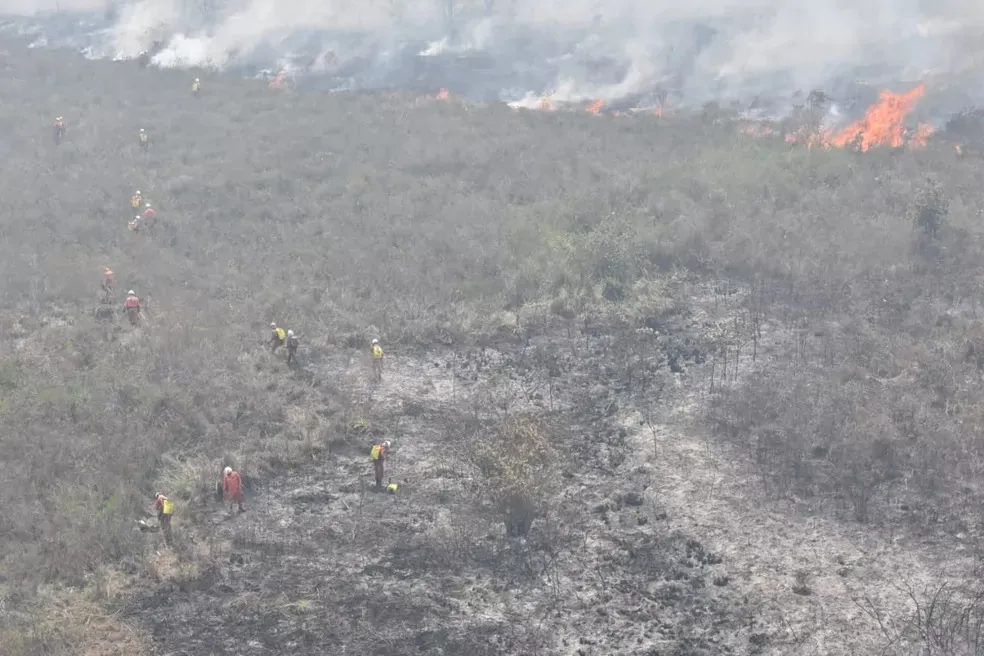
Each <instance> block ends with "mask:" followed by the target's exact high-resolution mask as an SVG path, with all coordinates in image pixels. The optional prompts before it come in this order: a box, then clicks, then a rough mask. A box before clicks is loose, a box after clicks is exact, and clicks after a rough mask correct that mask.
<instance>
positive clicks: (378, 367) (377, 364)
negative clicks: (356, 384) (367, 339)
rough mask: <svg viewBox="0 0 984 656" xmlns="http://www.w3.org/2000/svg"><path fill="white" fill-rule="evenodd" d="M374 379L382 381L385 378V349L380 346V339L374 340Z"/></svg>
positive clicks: (372, 353)
mask: <svg viewBox="0 0 984 656" xmlns="http://www.w3.org/2000/svg"><path fill="white" fill-rule="evenodd" d="M371 355H372V378H373V380H382V378H383V347H382V346H380V345H379V340H378V339H373V340H372V350H371Z"/></svg>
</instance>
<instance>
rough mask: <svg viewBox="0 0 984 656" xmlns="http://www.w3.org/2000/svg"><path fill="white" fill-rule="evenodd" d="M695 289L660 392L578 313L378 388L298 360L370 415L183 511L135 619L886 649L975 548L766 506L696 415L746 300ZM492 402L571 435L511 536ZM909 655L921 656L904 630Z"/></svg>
mask: <svg viewBox="0 0 984 656" xmlns="http://www.w3.org/2000/svg"><path fill="white" fill-rule="evenodd" d="M677 293H678V294H680V296H681V298H684V299H687V300H688V302H689V306H688V307H689V309H687V310H682V311H680V310H678V311H674V313H673V314H672V315H671V316H667V317H663V318H661V319H659V320H658V321H657V322H655V325H658V326H659V331H658V334H653V333H651V332H643V333H642V335H643V340H644V341H643V342H636V343H634V344H640V343H641V344H648V347H643V351H642V352H641V353H639V355H640V359H643V360H650V361H651V362H652V363H654V364H655V366H656V367H657V368H659V369H661V370H662V371H663V378H662V379H661V380H662V381H663V382H662V383H661V387H660V389H661V391H660V390H659V389H657V387H656V385H655V384H652V385H650V386H648V387H647V388H646V389H642V388H640V386H639V384H638V382H636V383H632V382H631V381H626V379H625V376H624V370H625V369H624V363H623V364H621V365H620V364H619V363H622V360H620V359H619V357H618V355H617V353H616V351H615V350H613V349H615V346H614V344H615V343H616V342H617V341H618V340H616V339H614V338H613V337H612V335H611V333H609V334H605V332H604V331H600V330H598V331H589V333H590V332H594V333H595V336H594V337H591V336H590V335H588V336H587V337H586V336H585V335H583V334H580V331H573V332H570V333H569V332H568V328H569V326H566V325H563V324H562V323H558V322H547V323H545V324H544V325H542V326H540V327H538V328H537V329H535V330H534V329H528V330H527V332H526V337H527V339H526V340H525V341H524V340H506V339H504V340H501V341H500V342H499V343H497V344H496V345H495V346H494V347H493V346H490V347H487V348H485V349H470V350H465V351H462V352H455V351H452V350H450V349H448V350H446V351H444V352H431V353H427V354H419V353H418V354H410V353H408V354H400V353H396V354H391V355H390V356H389V359H388V368H387V372H386V377H385V380H384V381H383V382H382V383H381V384H380V385H378V386H370V385H368V384H366V382H365V381H366V376H365V365H366V363H365V362H364V361H363V360H361V359H360V358H358V357H354V356H353V355H351V354H346V353H344V352H343V351H342V352H336V353H334V354H331V355H326V356H325V357H324V359H323V360H321V361H320V362H318V363H317V364H315V363H314V362H311V361H308V362H307V363H306V364H304V365H302V367H301V368H299V369H296V370H293V371H288V370H287V369H286V368H282V369H281V373H282V374H283V375H284V376H285V377H287V379H290V380H293V381H295V382H296V381H297V380H298V379H300V380H302V381H303V382H304V385H306V386H307V388H308V389H309V390H312V391H313V392H314V393H313V394H311V395H308V396H307V397H305V400H304V401H310V400H312V399H321V400H322V402H323V404H324V406H325V407H328V408H330V407H333V406H334V407H339V406H344V407H346V408H348V410H347V412H348V414H347V415H346V417H347V419H346V421H348V422H349V423H350V426H351V428H352V430H351V431H349V433H348V434H346V435H338V434H335V435H333V436H332V437H331V438H330V439H326V441H325V442H324V443H317V444H314V445H309V446H310V448H311V452H312V457H311V463H310V464H309V465H307V466H303V467H300V468H293V469H290V470H283V471H277V470H271V471H269V472H268V473H267V474H266V475H265V476H263V477H262V479H257V480H252V481H250V483H251V490H250V496H249V499H248V506H249V510H248V512H247V513H246V514H245V515H241V516H238V517H234V516H232V515H230V514H227V513H226V512H225V511H224V510H222V509H220V508H218V507H217V505H216V504H212V505H210V506H209V507H208V508H207V509H205V510H202V511H201V512H200V513H197V514H196V517H195V523H196V525H195V526H193V527H187V528H185V527H183V526H181V525H179V528H178V530H179V531H181V532H182V533H183V537H182V538H181V539H180V541H179V546H178V548H177V549H176V550H175V551H174V552H171V551H167V550H158V551H157V553H156V555H153V556H152V557H151V558H150V560H151V561H152V562H155V563H157V565H156V567H157V568H158V578H159V579H160V580H161V583H160V584H159V585H157V586H154V587H151V588H148V589H146V590H145V592H144V593H142V594H139V595H137V599H136V600H134V601H131V602H127V603H125V604H124V605H123V606H122V608H121V610H123V612H124V613H125V615H126V616H128V617H130V618H131V619H132V620H135V621H136V622H137V623H138V624H141V625H143V626H144V627H146V628H147V629H148V631H149V633H150V635H152V639H153V644H154V645H155V648H156V653H161V654H203V653H213V654H220V653H221V654H274V653H297V654H326V653H331V654H380V655H383V654H464V653H468V654H598V655H600V654H855V653H872V652H871V651H870V650H872V649H875V648H876V647H883V646H884V644H885V642H886V637H885V635H884V629H883V628H882V627H879V625H878V623H877V621H876V620H875V619H874V618H873V616H872V615H871V614H870V612H869V611H871V610H872V609H877V612H880V613H884V617H883V621H887V620H884V618H886V617H887V618H892V620H893V621H896V622H898V623H900V625H901V623H903V620H904V618H906V617H907V613H908V612H910V608H909V604H910V601H911V600H910V599H908V597H907V596H906V594H905V590H904V589H903V588H902V587H901V586H899V585H897V582H899V581H902V580H903V579H904V580H905V581H906V582H907V583H908V584H910V585H918V584H920V583H924V584H927V585H928V584H929V583H931V582H932V581H933V580H934V577H935V576H937V575H938V573H939V565H940V564H941V563H943V562H944V560H945V561H946V562H947V564H948V567H949V570H948V571H949V572H950V573H951V574H952V573H954V572H955V571H956V570H955V569H954V568H955V567H956V568H959V567H967V568H969V567H970V566H971V563H970V559H969V558H967V559H965V561H962V560H961V557H960V555H959V553H956V554H955V553H952V552H951V553H947V552H945V551H944V550H943V548H942V546H941V544H939V541H935V540H933V539H925V540H923V541H922V543H918V542H916V541H914V540H913V539H911V538H908V537H906V538H904V539H903V537H902V536H897V535H889V534H887V533H886V532H884V531H879V530H878V529H877V528H876V527H871V526H866V527H862V526H860V525H856V524H854V525H852V524H851V523H846V522H842V521H838V520H836V519H834V518H831V517H830V515H829V513H823V512H814V511H812V510H811V509H809V508H807V507H805V506H803V505H802V504H797V503H793V502H788V501H787V502H768V501H764V500H763V495H762V492H761V489H760V486H759V484H758V483H757V481H756V476H755V474H754V473H752V472H750V471H749V470H748V466H747V464H744V463H745V460H744V459H742V458H740V457H739V456H737V455H735V454H733V453H730V452H729V450H728V448H727V447H725V446H722V445H721V444H720V443H717V442H715V441H714V440H713V439H712V438H711V437H710V436H709V435H708V434H707V432H706V429H704V428H702V426H703V422H701V421H699V417H698V416H697V414H695V413H696V410H697V409H698V408H699V407H700V406H701V404H703V403H708V402H711V401H712V400H713V396H712V394H711V393H710V388H709V384H710V380H711V374H712V371H711V368H712V366H713V365H712V363H711V362H710V361H709V360H708V358H707V357H706V353H705V352H704V350H703V348H704V347H702V346H701V344H702V335H703V334H705V333H706V332H707V331H708V326H709V325H712V324H713V323H714V321H715V320H720V319H721V318H724V317H727V316H729V314H730V313H732V312H733V311H734V310H735V308H736V307H737V306H738V304H740V302H741V301H740V299H739V298H731V299H730V300H729V299H727V298H726V299H724V300H723V301H721V302H718V299H715V300H714V301H713V302H712V301H711V300H710V298H711V296H712V295H713V293H712V292H711V291H710V287H709V286H708V285H705V284H701V283H685V284H682V285H680V286H679V288H678V289H677ZM649 323H650V324H651V325H653V324H654V322H652V321H650V322H649ZM610 330H611V331H613V332H614V331H615V328H610ZM787 333H788V331H785V330H784V329H783V328H782V326H780V325H778V324H771V325H767V326H764V328H763V338H762V340H761V343H760V345H759V351H758V353H757V357H756V360H755V361H754V362H753V361H752V360H751V358H746V360H745V361H744V362H742V363H740V366H739V373H738V375H737V377H736V378H735V379H729V381H730V382H727V383H725V384H732V385H733V384H737V380H739V379H740V378H741V376H743V375H747V374H748V373H750V372H752V371H754V370H755V369H756V368H759V367H761V366H767V364H768V362H769V361H770V358H772V357H773V356H776V355H777V354H778V353H780V352H781V351H782V350H784V349H787V348H790V346H789V344H788V342H787V338H788V337H789V335H788V334H787ZM623 339H627V338H623ZM634 347H635V346H634ZM537 352H540V353H544V352H551V353H553V354H554V357H553V358H552V359H551V362H552V363H553V365H552V368H551V369H550V371H552V372H553V376H552V377H550V376H549V375H548V376H547V378H543V377H542V376H543V373H542V372H538V371H537V370H536V368H535V367H532V368H531V366H530V363H531V362H536V361H537V357H536V355H535V354H536V353H537ZM672 356H676V357H672ZM256 357H258V358H269V357H270V356H269V354H257V355H256ZM310 357H311V358H314V357H315V356H314V355H312V356H310ZM668 360H673V362H674V369H676V370H677V371H678V372H677V373H673V374H670V373H669V372H670V370H669V367H668V365H667V362H668ZM716 375H717V376H718V377H719V378H720V372H717V374H716ZM732 375H734V374H732ZM538 376H539V377H540V378H538ZM547 379H549V380H547ZM545 381H547V382H545ZM550 382H552V385H550V384H549V383H550ZM717 384H718V385H720V384H722V383H721V382H720V381H719V382H718V383H717ZM343 390H346V391H343ZM489 395H492V396H494V397H495V399H496V401H495V403H488V402H487V399H488V398H489ZM304 401H302V400H301V399H300V398H299V399H298V402H301V403H303V402H304ZM496 405H498V407H500V408H506V411H516V410H518V409H519V408H520V407H522V406H526V407H529V408H538V409H539V410H541V411H543V412H550V411H551V408H552V412H553V414H554V416H555V418H556V420H557V422H558V424H560V425H562V426H563V430H562V431H561V435H560V437H559V449H558V451H557V463H556V465H557V467H556V469H554V470H552V473H551V474H549V475H550V476H554V477H556V481H555V483H556V484H555V485H551V486H550V487H549V489H550V495H551V498H550V503H549V510H548V512H547V513H546V514H545V516H544V517H542V518H541V519H539V520H537V521H536V522H535V523H534V525H533V528H532V530H531V532H530V534H529V535H527V536H526V537H525V538H511V537H507V536H506V535H505V531H504V530H503V528H502V523H501V522H500V521H497V519H496V518H495V517H494V514H493V513H492V511H491V509H490V508H489V506H488V504H487V503H483V502H482V501H481V499H482V497H481V495H477V496H476V494H475V489H476V487H480V486H481V485H482V482H481V480H480V478H479V477H478V475H477V473H476V472H475V470H474V468H472V467H470V466H469V464H468V459H467V456H466V455H465V454H464V453H463V452H464V451H465V450H467V449H468V448H469V447H468V439H469V438H468V434H467V430H468V428H467V426H468V422H469V421H470V420H471V419H472V418H473V414H474V413H475V412H476V410H475V408H477V407H482V408H489V407H491V406H496ZM507 406H510V407H509V408H507ZM324 412H325V413H326V414H327V412H328V411H324ZM384 437H385V438H386V439H391V440H393V443H394V451H393V455H392V457H391V462H390V465H389V467H390V472H391V475H392V476H393V478H394V480H396V481H398V482H399V483H400V484H401V488H400V491H399V493H398V494H397V495H395V496H394V495H388V494H384V493H377V492H375V491H373V490H372V487H371V482H372V479H371V468H370V467H369V463H368V458H367V457H366V454H367V451H368V445H369V444H371V443H372V441H373V439H382V438H384ZM209 520H210V521H209ZM182 563H185V564H186V565H182ZM189 564H190V565H189ZM183 566H193V567H194V568H196V569H195V570H194V572H193V573H192V574H182V573H181V568H182V567H183ZM968 571H969V570H968ZM176 572H177V573H176ZM161 609H167V612H160V610H161ZM894 648H895V649H896V650H897V651H895V652H889V653H912V652H910V651H908V650H909V649H911V648H912V647H911V645H910V644H909V643H908V642H901V643H896V644H895V647H894Z"/></svg>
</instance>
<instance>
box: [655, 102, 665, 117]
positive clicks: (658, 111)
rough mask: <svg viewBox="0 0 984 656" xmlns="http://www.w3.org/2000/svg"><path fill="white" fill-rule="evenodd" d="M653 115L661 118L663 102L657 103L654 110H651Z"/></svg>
mask: <svg viewBox="0 0 984 656" xmlns="http://www.w3.org/2000/svg"><path fill="white" fill-rule="evenodd" d="M653 116H655V117H656V118H663V103H660V104H659V107H657V108H656V111H655V112H653Z"/></svg>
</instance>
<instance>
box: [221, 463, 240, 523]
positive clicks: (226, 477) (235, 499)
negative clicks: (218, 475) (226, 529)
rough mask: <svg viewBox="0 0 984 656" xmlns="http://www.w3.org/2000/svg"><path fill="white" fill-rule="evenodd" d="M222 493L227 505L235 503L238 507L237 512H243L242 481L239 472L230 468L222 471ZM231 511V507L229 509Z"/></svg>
mask: <svg viewBox="0 0 984 656" xmlns="http://www.w3.org/2000/svg"><path fill="white" fill-rule="evenodd" d="M222 492H223V494H224V495H225V500H226V501H227V502H228V503H230V504H231V503H235V504H237V505H238V506H239V512H245V509H244V508H243V479H242V477H241V476H240V475H239V472H237V471H236V470H234V469H233V468H232V467H226V468H225V469H224V470H223V471H222ZM229 510H230V511H231V510H232V507H230V508H229Z"/></svg>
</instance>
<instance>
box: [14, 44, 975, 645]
mask: <svg viewBox="0 0 984 656" xmlns="http://www.w3.org/2000/svg"><path fill="white" fill-rule="evenodd" d="M8 51H9V54H8V55H6V56H5V58H4V61H3V66H4V68H5V71H4V75H3V76H0V94H2V97H3V98H4V99H5V101H4V103H2V104H0V119H2V120H3V122H4V124H5V125H7V126H9V128H8V130H7V132H6V134H5V137H4V139H3V140H0V148H2V154H3V155H4V168H3V175H2V176H0V185H2V189H0V234H2V240H0V249H2V256H0V273H2V277H0V292H2V302H0V347H2V350H0V353H2V360H0V464H2V471H3V476H2V477H0V495H2V498H3V499H4V512H3V513H0V572H2V575H0V631H2V632H3V633H2V637H0V642H2V643H3V644H4V645H5V648H8V652H7V653H11V654H76V653H83V654H112V653H121V654H122V653H125V654H134V653H146V654H176V653H196V654H199V653H202V654H204V653H214V654H219V653H228V654H253V653H256V654H263V653H271V654H273V653H294V654H326V653H331V654H342V653H349V654H407V655H410V654H461V653H469V654H472V655H473V656H474V655H477V654H598V655H600V654H726V653H732V654H746V653H763V654H765V653H770V654H771V653H774V654H852V653H878V652H879V651H880V650H885V651H884V652H883V653H897V654H918V653H924V652H923V651H920V650H925V649H928V650H930V651H929V652H927V653H932V654H970V653H981V652H980V651H979V647H978V643H977V629H976V627H977V625H978V621H977V620H978V618H980V617H981V607H980V602H979V601H978V600H979V599H980V596H979V594H978V593H979V590H978V589H977V587H976V554H977V553H979V538H980V513H979V508H980V506H981V502H982V501H984V499H982V494H984V491H982V490H981V489H980V483H979V481H980V474H981V467H982V465H984V463H982V459H981V457H980V453H981V448H980V447H981V445H980V441H981V435H982V433H981V430H982V428H984V414H982V405H981V403H980V400H979V388H980V383H981V380H982V373H981V372H982V371H984V358H982V357H981V353H982V352H984V341H982V340H984V324H982V323H981V319H980V314H979V307H980V303H979V301H978V296H979V290H980V285H981V276H982V273H984V268H982V265H981V262H982V255H984V252H982V251H984V247H982V240H981V237H982V235H984V227H982V224H981V221H980V216H981V212H982V208H984V191H982V190H981V186H980V184H979V182H978V179H979V169H980V160H979V159H977V158H976V157H974V156H972V155H968V156H965V157H957V156H956V154H955V153H954V150H953V147H952V143H950V142H949V141H948V139H950V137H949V136H948V135H946V134H942V135H940V136H939V137H938V138H937V139H936V140H935V141H933V142H931V143H930V145H929V146H928V147H927V148H926V149H923V150H916V151H911V150H893V151H879V150H874V151H870V152H867V153H855V152H851V151H849V150H840V149H833V150H824V149H808V148H804V147H802V146H796V145H790V144H787V143H785V142H783V141H782V140H781V139H770V138H755V137H751V136H748V135H745V134H742V133H741V132H740V131H739V130H738V129H737V128H736V125H735V124H734V123H733V122H731V121H730V120H729V117H728V116H727V115H725V114H723V113H722V112H720V111H718V110H715V109H713V108H708V109H707V111H705V112H704V113H702V114H696V115H686V116H676V117H673V116H671V117H667V118H663V119H656V118H655V117H653V116H641V115H640V116H627V117H619V118H612V117H598V116H592V115H590V114H587V113H565V112H557V113H542V112H521V111H513V110H510V109H508V108H506V107H501V106H488V107H475V106H467V105H465V104H463V103H459V102H457V101H455V100H454V99H451V100H450V101H443V100H437V99H429V98H419V97H412V96H410V95H406V94H399V93H375V94H359V95H316V94H304V93H297V92H289V93H278V92H274V91H272V90H270V89H268V88H267V87H266V85H265V84H261V83H254V82H249V81H242V80H237V79H231V78H223V77H218V76H212V75H209V74H206V73H204V72H187V71H186V72H175V71H142V70H140V69H138V67H137V66H136V64H133V63H110V62H89V61H84V60H82V59H80V58H77V57H75V56H73V55H69V54H66V53H61V52H45V51H39V50H25V49H22V48H21V47H20V44H16V43H11V44H8ZM195 75H200V76H201V77H202V81H203V91H202V94H201V97H198V98H195V97H193V96H192V95H191V92H190V87H191V80H192V78H193V77H194V76H195ZM56 115H63V116H64V117H65V119H66V122H67V125H68V132H67V134H66V139H65V141H64V143H62V144H61V145H60V146H58V147H56V146H55V144H54V142H53V140H52V138H51V136H52V135H51V132H50V122H51V120H52V119H53V118H54V116H56ZM962 120H963V121H964V123H965V127H966V125H973V117H964V118H963V119H962ZM140 128H145V129H146V130H148V132H149V133H150V134H151V145H150V148H149V151H148V152H147V153H144V152H141V150H140V149H139V148H138V144H137V138H136V134H137V130H138V129H140ZM953 138H955V137H953ZM971 145H972V144H968V146H971ZM965 152H973V149H972V148H970V147H968V148H966V149H965ZM135 189H140V190H141V191H142V192H144V195H145V196H146V197H147V198H148V199H149V200H150V201H152V202H153V203H154V205H155V207H156V208H157V210H158V213H159V217H160V219H159V225H158V226H157V228H156V229H155V230H154V231H153V232H149V233H148V232H141V233H132V232H130V231H128V230H127V229H126V222H127V220H128V219H129V218H131V217H130V214H131V211H130V207H129V203H128V200H129V197H130V194H131V193H132V192H133V191H134V190H135ZM103 266H109V267H111V268H112V269H113V270H114V271H115V272H116V275H117V278H118V280H119V282H118V288H119V289H121V290H126V289H131V288H132V289H134V290H135V291H136V292H137V294H138V295H140V296H141V298H142V299H143V301H144V303H145V306H146V317H145V322H144V325H143V326H142V327H141V328H139V329H132V328H130V327H129V326H128V325H126V324H125V321H122V320H121V318H120V317H118V316H116V317H115V318H113V319H112V320H110V321H106V320H104V319H101V318H100V316H99V313H98V311H97V310H98V307H99V290H98V285H99V282H100V277H101V272H102V267H103ZM270 321H277V322H278V323H280V324H281V325H284V326H287V327H290V328H293V329H294V330H295V331H297V332H298V333H300V334H301V336H302V347H301V350H300V352H299V356H300V362H299V364H298V365H297V366H292V367H288V366H287V365H286V364H285V362H284V361H283V359H282V358H281V357H279V356H274V355H271V354H270V353H269V352H268V351H266V350H265V349H264V347H263V345H262V342H263V341H265V339H266V336H267V325H268V324H269V322H270ZM372 337H379V338H380V339H381V340H382V342H383V345H384V347H385V348H386V349H387V354H388V355H387V372H386V376H385V377H384V380H383V382H382V383H381V384H380V385H371V384H370V383H369V381H368V376H367V369H366V366H367V362H366V358H365V355H366V351H367V347H368V343H369V340H370V339H371V338H372ZM382 437H386V438H387V439H392V440H393V442H394V455H393V458H392V462H391V469H392V475H393V476H394V478H395V479H396V480H398V481H399V482H400V483H401V492H400V494H398V495H396V496H395V497H392V496H387V495H380V494H375V493H373V492H372V491H371V490H370V489H369V486H370V484H371V474H370V471H369V464H368V459H367V457H366V456H367V454H368V449H369V445H370V444H371V443H372V441H373V440H375V439H380V438H382ZM225 464H232V465H233V466H235V467H237V468H238V469H239V470H240V471H242V472H243V474H244V475H245V476H246V479H247V483H248V486H249V487H248V490H249V495H248V498H247V505H248V508H249V511H248V512H247V513H246V514H245V515H243V516H240V517H235V518H230V517H228V516H227V515H226V513H225V510H224V509H222V508H221V507H220V506H219V504H217V502H216V501H215V499H214V495H213V492H214V484H215V482H216V480H217V479H218V475H219V472H220V471H221V467H222V466H223V465H225ZM159 490H160V491H165V492H166V493H168V494H169V495H170V496H172V497H173V498H174V499H175V500H176V501H177V503H178V515H177V519H176V520H175V533H176V544H175V546H174V548H173V549H166V548H164V546H163V545H162V544H161V543H160V540H159V536H158V535H155V534H148V533H141V532H139V531H137V530H136V529H135V524H134V522H135V520H136V519H139V518H140V517H145V516H148V513H149V504H150V500H151V497H152V495H153V493H154V492H156V491H159ZM930 609H932V612H930Z"/></svg>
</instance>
